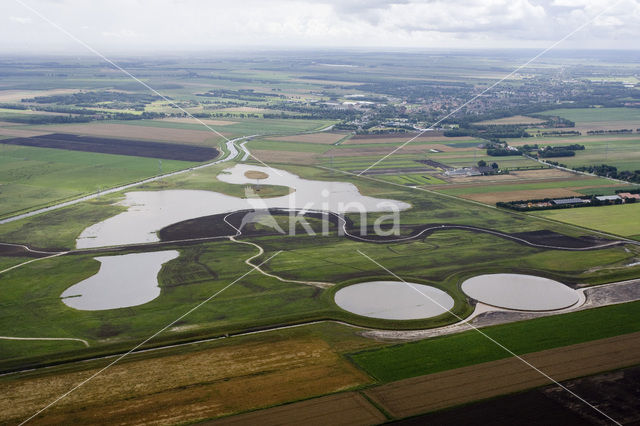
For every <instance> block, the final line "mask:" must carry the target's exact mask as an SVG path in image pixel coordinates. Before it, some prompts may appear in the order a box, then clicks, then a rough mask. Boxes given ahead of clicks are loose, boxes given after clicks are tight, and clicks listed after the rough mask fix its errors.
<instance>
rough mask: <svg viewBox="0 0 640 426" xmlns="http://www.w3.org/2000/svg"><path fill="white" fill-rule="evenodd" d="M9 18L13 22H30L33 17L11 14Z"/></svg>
mask: <svg viewBox="0 0 640 426" xmlns="http://www.w3.org/2000/svg"><path fill="white" fill-rule="evenodd" d="M9 19H10V20H11V21H13V22H17V23H18V24H23V25H24V24H30V23H31V18H29V17H22V16H10V17H9Z"/></svg>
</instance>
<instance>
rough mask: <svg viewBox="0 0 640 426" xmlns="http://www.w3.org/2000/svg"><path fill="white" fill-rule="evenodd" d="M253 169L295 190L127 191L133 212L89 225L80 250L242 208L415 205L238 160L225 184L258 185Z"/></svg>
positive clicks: (152, 236) (152, 238) (150, 238)
mask: <svg viewBox="0 0 640 426" xmlns="http://www.w3.org/2000/svg"><path fill="white" fill-rule="evenodd" d="M247 171H260V172H263V173H266V174H267V175H268V177H267V178H266V179H262V180H260V184H264V185H281V186H287V187H290V188H293V189H294V190H295V191H294V192H292V193H290V194H288V195H285V196H281V197H273V198H259V197H257V196H255V194H252V193H251V192H250V191H249V192H247V198H239V197H233V196H230V195H225V194H221V193H218V192H213V191H199V190H183V189H179V190H167V191H137V192H127V193H126V194H125V197H126V198H125V200H124V201H121V202H120V203H119V204H120V205H123V206H126V207H128V209H127V211H125V212H122V213H120V214H118V215H116V216H113V217H111V218H109V219H106V220H104V221H102V222H99V223H96V224H94V225H92V226H89V227H88V228H86V229H85V230H84V231H82V233H81V234H80V236H79V237H78V239H77V240H76V247H77V248H93V247H103V246H111V245H123V244H136V243H148V242H156V241H159V238H158V236H157V234H156V232H157V231H159V230H160V229H162V228H164V227H166V226H169V225H172V224H174V223H177V222H181V221H183V220H187V219H195V218H197V217H201V216H208V215H214V214H219V213H229V212H233V211H237V210H247V209H250V210H264V209H269V208H285V209H309V210H313V209H315V210H324V211H327V210H329V211H332V212H337V213H345V212H388V211H400V210H406V209H408V208H409V207H411V206H410V205H409V204H407V203H405V202H402V201H396V200H389V199H381V198H375V197H369V196H365V195H362V194H360V191H359V190H358V188H357V187H356V186H355V185H353V184H352V183H347V182H326V181H314V180H307V179H302V178H301V177H299V176H297V175H294V174H293V173H289V172H286V171H284V170H278V171H277V172H278V173H274V172H273V171H274V169H271V168H267V167H259V166H250V165H245V164H237V165H235V166H233V167H231V168H230V169H227V170H225V172H226V173H225V172H223V173H221V174H220V175H218V179H219V180H220V181H222V182H227V183H231V184H238V185H242V184H254V183H255V179H250V178H248V177H246V176H245V172H247Z"/></svg>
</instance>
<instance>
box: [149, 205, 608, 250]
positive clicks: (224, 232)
mask: <svg viewBox="0 0 640 426" xmlns="http://www.w3.org/2000/svg"><path fill="white" fill-rule="evenodd" d="M261 214H267V212H254V211H253V210H240V211H236V212H233V213H221V214H217V215H211V216H203V217H199V218H195V219H189V220H185V221H182V222H178V223H175V224H173V225H170V226H167V227H166V228H163V229H161V230H160V231H159V233H158V235H159V236H160V240H161V241H163V242H168V241H180V240H189V239H195V238H218V237H226V236H233V235H236V230H237V229H241V233H242V235H243V236H260V235H278V233H277V232H275V231H274V230H273V229H268V230H266V229H256V228H255V227H254V226H251V224H250V223H246V224H245V223H244V222H246V221H247V219H249V220H251V216H252V215H255V216H256V219H257V217H258V216H260V215H261ZM268 214H270V215H271V216H274V217H282V218H283V220H284V222H283V224H282V225H283V228H282V229H284V230H286V229H288V226H289V222H288V220H290V217H289V212H288V211H283V210H278V209H270V210H269V212H268ZM303 216H304V217H305V218H307V219H316V220H322V219H323V216H322V214H320V213H314V212H306V213H305V214H304V215H303ZM225 218H226V221H225ZM342 218H343V219H344V220H345V221H346V228H347V234H346V235H345V237H346V238H349V239H355V240H357V241H365V240H362V237H366V242H371V243H388V242H390V241H393V240H396V239H399V238H400V239H405V240H410V239H414V238H425V237H428V236H429V235H431V234H432V233H433V232H435V231H438V230H444V229H464V230H467V231H470V232H480V233H490V234H495V235H498V236H499V237H502V238H505V239H508V240H512V241H515V242H517V243H520V244H526V245H531V246H534V247H535V246H553V247H555V248H558V249H561V250H562V249H565V250H572V249H586V248H597V246H599V245H602V244H604V243H611V242H613V240H605V239H597V238H589V237H580V238H576V237H570V236H567V235H563V234H559V233H557V232H553V231H549V230H541V231H534V232H522V233H515V234H508V233H501V232H499V231H494V230H492V229H485V228H478V227H466V226H460V225H457V224H449V223H428V224H423V225H407V226H401V227H400V234H401V235H384V236H382V235H377V234H376V233H375V230H374V229H373V226H369V227H367V233H366V234H365V235H362V234H361V233H360V228H359V227H357V226H354V224H353V222H352V221H351V220H350V219H349V217H348V216H342ZM328 220H329V222H330V224H331V228H330V230H331V231H335V230H336V226H341V222H340V219H339V218H338V216H336V215H335V214H330V215H328ZM243 221H244V222H243ZM230 224H231V225H230ZM245 225H248V226H246V227H245ZM310 225H311V226H312V228H314V225H316V226H315V227H316V228H317V229H314V230H315V231H316V232H321V231H322V229H321V228H318V227H317V225H318V224H317V223H316V224H313V223H310Z"/></svg>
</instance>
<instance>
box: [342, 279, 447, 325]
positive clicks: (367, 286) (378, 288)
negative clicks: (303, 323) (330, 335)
mask: <svg viewBox="0 0 640 426" xmlns="http://www.w3.org/2000/svg"><path fill="white" fill-rule="evenodd" d="M334 301H335V302H336V304H337V305H338V306H339V307H340V308H342V309H344V310H345V311H348V312H351V313H354V314H356V315H361V316H365V317H369V318H379V319H388V320H412V319H424V318H432V317H437V316H438V315H442V314H444V313H446V312H449V311H450V310H451V309H452V308H453V305H454V300H453V298H452V297H451V296H449V295H448V294H447V293H446V292H444V291H442V290H440V289H437V288H435V287H432V286H429V285H424V284H415V283H405V282H402V281H369V282H364V283H359V284H353V285H350V286H347V287H344V288H341V289H340V290H338V291H337V292H336V294H335V296H334Z"/></svg>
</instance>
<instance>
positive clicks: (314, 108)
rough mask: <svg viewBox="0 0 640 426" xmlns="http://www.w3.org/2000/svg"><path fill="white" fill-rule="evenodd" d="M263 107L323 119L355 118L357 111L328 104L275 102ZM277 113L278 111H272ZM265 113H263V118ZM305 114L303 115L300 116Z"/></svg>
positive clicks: (346, 119)
mask: <svg viewBox="0 0 640 426" xmlns="http://www.w3.org/2000/svg"><path fill="white" fill-rule="evenodd" d="M264 108H268V109H276V110H281V111H288V112H295V113H297V114H291V116H292V117H293V116H300V118H307V119H314V120H315V119H324V120H345V121H350V120H355V118H356V117H357V116H358V115H359V113H358V112H357V111H355V110H353V109H347V108H345V109H339V108H331V107H330V106H328V105H324V104H318V105H299V104H298V105H296V104H291V103H284V102H283V103H277V104H271V105H266V106H264ZM274 114H278V113H274ZM266 115H267V114H265V118H267V117H266ZM302 116H305V117H302Z"/></svg>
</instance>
